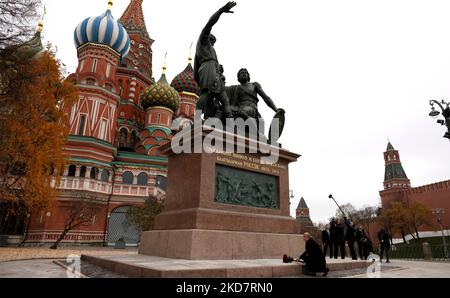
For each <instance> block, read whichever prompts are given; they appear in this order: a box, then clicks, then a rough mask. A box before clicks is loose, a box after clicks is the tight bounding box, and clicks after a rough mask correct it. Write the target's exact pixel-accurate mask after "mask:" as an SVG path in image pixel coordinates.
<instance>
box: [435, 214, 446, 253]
mask: <svg viewBox="0 0 450 298" xmlns="http://www.w3.org/2000/svg"><path fill="white" fill-rule="evenodd" d="M433 214H436V217H437V221H438V223H439V224H440V226H441V232H442V242H443V243H444V252H445V258H446V259H448V257H449V256H448V251H447V243H446V242H445V235H444V227H443V226H442V214H445V210H444V209H442V208H435V209H433Z"/></svg>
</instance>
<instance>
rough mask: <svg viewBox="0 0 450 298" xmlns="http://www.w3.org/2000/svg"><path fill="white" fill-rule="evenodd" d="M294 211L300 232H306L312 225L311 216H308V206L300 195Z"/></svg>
mask: <svg viewBox="0 0 450 298" xmlns="http://www.w3.org/2000/svg"><path fill="white" fill-rule="evenodd" d="M295 213H296V220H297V221H298V222H299V223H300V227H301V233H305V232H308V231H309V230H310V229H311V228H313V227H314V224H313V223H312V220H311V217H310V216H309V208H308V205H306V201H305V199H304V198H303V197H302V198H301V199H300V202H299V203H298V206H297V210H296V211H295Z"/></svg>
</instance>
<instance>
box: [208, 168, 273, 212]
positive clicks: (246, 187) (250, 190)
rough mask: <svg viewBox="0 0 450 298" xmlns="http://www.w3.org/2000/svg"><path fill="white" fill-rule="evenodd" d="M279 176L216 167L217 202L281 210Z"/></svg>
mask: <svg viewBox="0 0 450 298" xmlns="http://www.w3.org/2000/svg"><path fill="white" fill-rule="evenodd" d="M278 179H279V178H278V177H277V176H271V175H265V174H260V173H256V172H252V171H246V170H241V169H236V168H232V167H227V166H223V165H219V164H217V165H216V181H215V182H216V187H215V202H217V203H223V204H232V205H242V206H250V207H258V208H267V209H279V208H280V198H279V182H278Z"/></svg>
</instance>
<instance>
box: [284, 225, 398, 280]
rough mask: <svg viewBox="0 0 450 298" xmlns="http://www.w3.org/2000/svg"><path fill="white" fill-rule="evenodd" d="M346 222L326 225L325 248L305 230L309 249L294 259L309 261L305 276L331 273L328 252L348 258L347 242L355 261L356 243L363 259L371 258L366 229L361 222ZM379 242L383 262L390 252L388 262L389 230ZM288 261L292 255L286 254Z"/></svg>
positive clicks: (382, 231)
mask: <svg viewBox="0 0 450 298" xmlns="http://www.w3.org/2000/svg"><path fill="white" fill-rule="evenodd" d="M344 222H345V225H346V226H347V229H345V228H344V225H343V224H342V223H341V220H340V219H339V218H337V219H332V220H331V222H330V224H327V225H326V226H325V229H324V230H323V231H322V243H323V250H322V247H320V245H319V244H318V243H317V242H316V241H315V240H314V239H313V238H312V237H311V235H310V234H309V233H305V234H304V235H303V238H304V240H305V251H304V252H303V253H302V254H301V255H300V257H299V258H298V259H292V261H299V262H303V263H305V266H304V267H303V269H304V271H303V273H304V274H305V275H312V276H316V272H323V276H327V274H328V272H329V271H330V270H329V269H328V268H327V265H326V255H327V252H328V251H329V252H330V258H335V259H337V258H338V255H339V254H340V256H341V258H342V259H345V255H346V252H345V243H347V245H348V247H349V251H350V255H351V257H352V259H353V260H357V259H358V257H357V255H356V251H355V243H356V244H357V246H358V255H359V258H360V259H361V260H367V258H368V257H369V255H371V254H373V246H372V241H371V240H370V238H369V237H368V234H367V233H366V231H365V230H364V228H363V227H362V226H361V225H360V226H359V227H358V228H355V225H354V224H353V223H352V222H351V221H350V220H348V219H347V218H346V217H344ZM378 241H379V243H380V261H381V262H382V261H383V256H384V255H386V259H387V260H386V263H389V262H390V261H389V250H390V235H389V234H388V233H387V232H386V230H385V229H381V230H380V231H379V232H378ZM283 261H284V262H289V260H288V257H287V256H286V255H285V256H284V260H283Z"/></svg>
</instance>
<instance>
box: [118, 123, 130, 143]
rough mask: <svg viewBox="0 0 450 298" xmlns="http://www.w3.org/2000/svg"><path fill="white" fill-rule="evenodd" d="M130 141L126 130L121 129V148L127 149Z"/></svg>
mask: <svg viewBox="0 0 450 298" xmlns="http://www.w3.org/2000/svg"><path fill="white" fill-rule="evenodd" d="M127 139H128V131H127V129H126V128H124V127H123V128H121V129H120V132H119V147H120V148H126V147H127Z"/></svg>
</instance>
